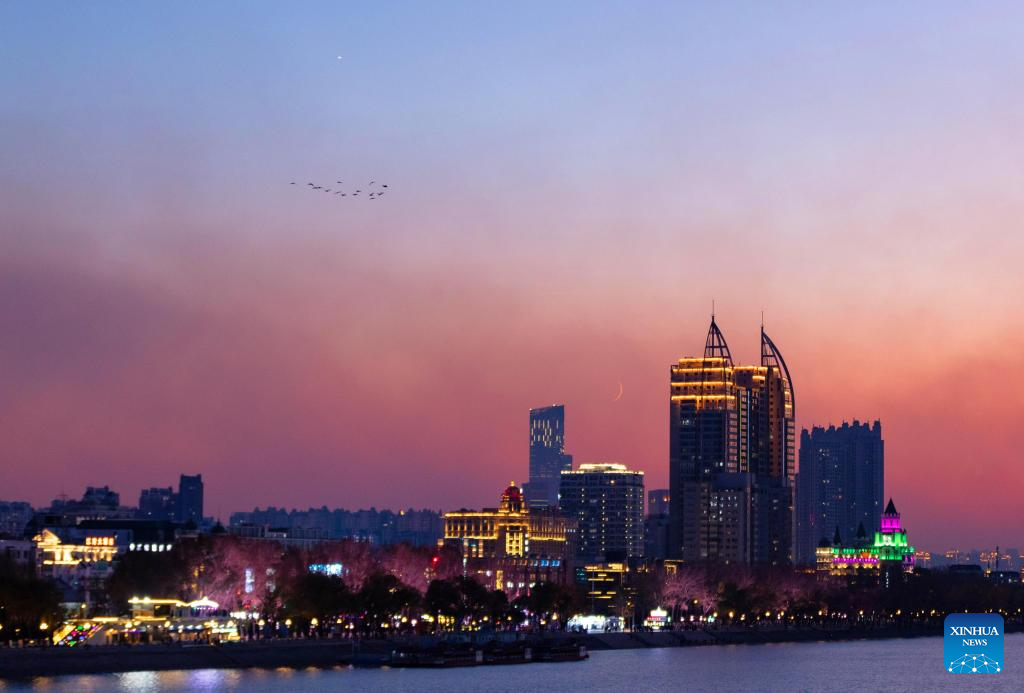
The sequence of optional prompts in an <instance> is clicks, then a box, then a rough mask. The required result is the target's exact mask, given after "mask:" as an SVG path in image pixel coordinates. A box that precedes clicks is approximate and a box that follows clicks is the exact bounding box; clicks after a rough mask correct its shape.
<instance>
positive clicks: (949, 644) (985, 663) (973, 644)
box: [942, 614, 1006, 674]
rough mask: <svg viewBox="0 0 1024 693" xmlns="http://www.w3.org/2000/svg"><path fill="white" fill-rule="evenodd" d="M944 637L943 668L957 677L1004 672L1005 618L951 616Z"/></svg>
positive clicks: (947, 619)
mask: <svg viewBox="0 0 1024 693" xmlns="http://www.w3.org/2000/svg"><path fill="white" fill-rule="evenodd" d="M944 628H945V631H944V632H943V634H942V649H943V653H944V656H945V661H944V662H943V666H944V668H945V669H946V671H948V672H951V673H954V674H996V673H999V672H1001V671H1002V670H1003V668H1004V665H1005V663H1006V662H1005V661H1004V659H1003V655H1004V652H1005V650H1004V648H1003V617H1002V616H1000V615H999V614H950V615H949V616H946V622H945V625H944Z"/></svg>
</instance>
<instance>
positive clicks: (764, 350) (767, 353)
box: [761, 312, 796, 417]
mask: <svg viewBox="0 0 1024 693" xmlns="http://www.w3.org/2000/svg"><path fill="white" fill-rule="evenodd" d="M761 365H762V366H766V367H768V368H777V369H779V372H780V374H781V375H782V377H783V379H784V380H785V387H786V394H787V395H788V396H789V404H790V406H792V408H793V416H794V417H795V416H796V393H795V392H793V378H792V377H790V375H789V367H787V366H786V359H784V358H782V352H781V351H779V348H778V347H777V346H775V342H773V341H772V338H771V337H769V336H768V333H767V332H765V331H764V313H763V312H762V313H761Z"/></svg>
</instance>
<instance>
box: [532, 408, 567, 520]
mask: <svg viewBox="0 0 1024 693" xmlns="http://www.w3.org/2000/svg"><path fill="white" fill-rule="evenodd" d="M566 469H572V455H567V454H565V406H564V405H562V404H555V405H552V406H550V407H541V408H539V409H531V410H530V480H529V481H528V482H527V483H526V484H524V486H523V490H524V491H525V494H526V504H527V505H528V506H530V507H531V508H556V507H558V484H559V480H560V475H561V473H562V471H564V470H566Z"/></svg>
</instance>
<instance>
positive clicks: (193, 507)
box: [174, 474, 203, 526]
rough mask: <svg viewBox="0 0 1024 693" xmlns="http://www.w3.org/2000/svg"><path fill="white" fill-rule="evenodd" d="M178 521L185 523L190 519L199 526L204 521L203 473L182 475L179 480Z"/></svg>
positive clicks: (176, 518)
mask: <svg viewBox="0 0 1024 693" xmlns="http://www.w3.org/2000/svg"><path fill="white" fill-rule="evenodd" d="M174 519H175V520H177V521H178V522H181V523H182V524H185V523H186V522H189V521H190V520H191V521H192V522H194V523H195V524H196V525H197V526H198V525H199V524H200V523H202V521H203V475H202V474H196V475H195V476H189V475H187V474H182V475H181V480H180V481H179V482H178V508H177V512H176V517H175V518H174Z"/></svg>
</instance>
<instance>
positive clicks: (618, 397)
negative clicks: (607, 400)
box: [612, 382, 623, 402]
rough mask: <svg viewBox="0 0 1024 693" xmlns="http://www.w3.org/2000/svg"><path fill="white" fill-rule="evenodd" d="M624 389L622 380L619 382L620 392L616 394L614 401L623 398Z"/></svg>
mask: <svg viewBox="0 0 1024 693" xmlns="http://www.w3.org/2000/svg"><path fill="white" fill-rule="evenodd" d="M622 390H623V388H622V383H621V382H620V383H619V394H617V395H615V399H613V400H612V401H613V402H618V401H619V400H620V399H622Z"/></svg>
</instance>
